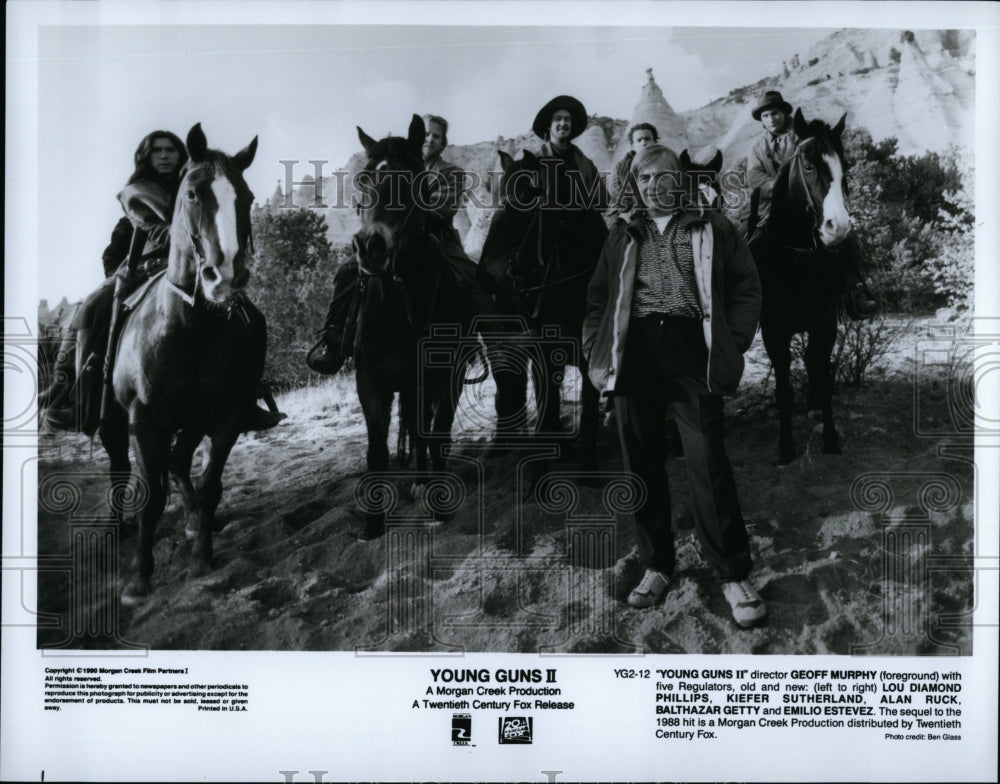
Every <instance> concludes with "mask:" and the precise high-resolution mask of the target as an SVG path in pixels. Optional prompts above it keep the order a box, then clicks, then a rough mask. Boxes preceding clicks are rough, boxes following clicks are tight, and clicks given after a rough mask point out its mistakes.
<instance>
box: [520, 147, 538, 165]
mask: <svg viewBox="0 0 1000 784" xmlns="http://www.w3.org/2000/svg"><path fill="white" fill-rule="evenodd" d="M521 161H522V162H523V163H527V164H528V165H529V166H530V167H531V168H532V169H536V168H538V158H536V157H535V154H534V153H533V152H532V151H531V150H521Z"/></svg>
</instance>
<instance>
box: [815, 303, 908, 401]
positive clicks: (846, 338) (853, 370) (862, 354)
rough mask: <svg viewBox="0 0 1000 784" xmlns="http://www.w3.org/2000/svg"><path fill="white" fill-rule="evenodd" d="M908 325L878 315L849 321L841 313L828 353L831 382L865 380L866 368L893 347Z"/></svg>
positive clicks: (876, 363)
mask: <svg viewBox="0 0 1000 784" xmlns="http://www.w3.org/2000/svg"><path fill="white" fill-rule="evenodd" d="M907 329H908V327H907V326H906V325H905V324H894V323H892V322H890V321H888V320H886V318H885V317H884V316H881V315H879V316H876V317H875V318H872V319H869V320H867V321H850V320H848V319H847V317H846V316H845V315H843V314H841V316H840V319H839V321H838V323H837V342H836V343H835V344H834V346H833V356H832V357H831V365H832V367H831V374H832V376H833V380H834V383H842V384H847V385H848V386H860V385H861V384H864V382H865V377H866V375H867V374H868V371H869V370H871V369H873V368H875V367H877V366H878V364H879V362H880V361H881V360H882V358H883V357H885V356H887V355H888V354H890V353H892V352H893V351H894V350H895V348H896V344H897V343H898V342H899V338H900V337H902V335H903V334H904V333H905V332H906V330H907Z"/></svg>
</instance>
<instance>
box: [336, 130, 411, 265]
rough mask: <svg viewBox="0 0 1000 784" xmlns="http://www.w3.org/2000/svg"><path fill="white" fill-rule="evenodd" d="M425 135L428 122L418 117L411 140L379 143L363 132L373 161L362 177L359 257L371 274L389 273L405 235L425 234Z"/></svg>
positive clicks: (356, 247)
mask: <svg viewBox="0 0 1000 784" xmlns="http://www.w3.org/2000/svg"><path fill="white" fill-rule="evenodd" d="M424 135H425V128H424V121H423V119H422V118H421V117H419V116H418V115H416V114H415V115H413V119H412V120H411V121H410V128H409V131H408V133H407V136H406V138H405V139H404V138H402V137H399V136H387V137H386V138H384V139H382V140H380V141H376V140H375V139H373V138H372V137H371V136H369V135H368V134H366V133H365V132H364V131H363V130H362V129H361V128H360V127H358V139H360V141H361V146H362V147H364V150H365V154H366V155H367V156H368V161H367V163H366V164H365V166H364V168H363V169H362V170H361V172H360V173H359V175H358V185H359V188H358V190H359V195H360V199H359V201H358V214H359V215H360V216H361V230H360V231H359V232H357V233H356V234H355V235H354V251H355V253H356V254H357V257H358V262H359V264H360V265H361V269H362V271H364V272H365V273H367V274H370V275H381V274H383V273H385V272H386V271H387V270H388V268H389V266H390V265H391V263H392V260H393V256H394V250H395V249H396V247H397V246H398V245H399V243H400V242H401V241H402V240H403V238H404V234H405V232H406V231H407V230H408V229H416V228H419V227H418V225H417V224H421V223H422V220H423V218H424V217H426V216H425V212H424V211H423V210H420V209H418V206H419V204H418V202H419V199H418V198H416V196H417V193H416V191H417V188H418V187H419V175H420V173H421V172H422V171H423V157H422V155H421V148H422V145H423V141H424Z"/></svg>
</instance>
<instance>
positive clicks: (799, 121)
mask: <svg viewBox="0 0 1000 784" xmlns="http://www.w3.org/2000/svg"><path fill="white" fill-rule="evenodd" d="M845 117H846V115H845ZM792 122H793V127H794V130H795V135H796V136H798V137H799V143H800V144H801V143H802V142H804V141H805V140H807V139H816V140H817V141H818V142H819V143H820V145H821V147H822V148H823V149H821V150H820V152H826V151H827V150H829V151H830V152H834V153H836V155H837V157H839V158H840V159H841V160H844V142H843V140H842V139H841V134H842V132H843V130H844V128H843V124H844V117H841V118H840V122H838V123H837V126H836V127H834V126H831V125H830V124H829V123H827V122H825V121H823V120H820V119H818V118H814V119H812V120H808V121H807V120H806V119H805V118H804V117H803V116H802V110H801V109H797V110H796V112H795V117H794V118H793V121H792ZM838 129H839V130H838Z"/></svg>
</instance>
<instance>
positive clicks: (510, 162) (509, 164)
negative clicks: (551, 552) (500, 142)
mask: <svg viewBox="0 0 1000 784" xmlns="http://www.w3.org/2000/svg"><path fill="white" fill-rule="evenodd" d="M497 155H499V156H500V168H501V169H503V173H504V174H510V170H511V169H513V168H514V159H513V158H511V157H510V156H509V155H508V154H507V153H505V152H504V151H503V150H497Z"/></svg>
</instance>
